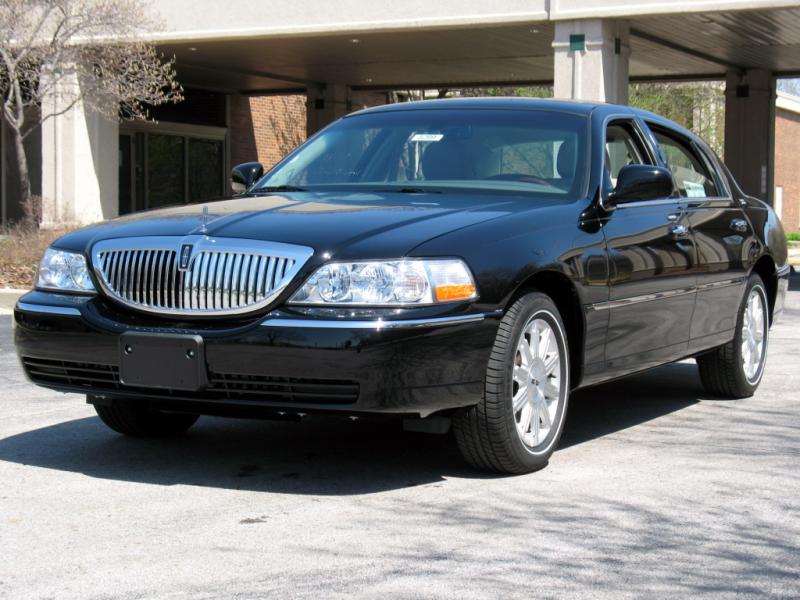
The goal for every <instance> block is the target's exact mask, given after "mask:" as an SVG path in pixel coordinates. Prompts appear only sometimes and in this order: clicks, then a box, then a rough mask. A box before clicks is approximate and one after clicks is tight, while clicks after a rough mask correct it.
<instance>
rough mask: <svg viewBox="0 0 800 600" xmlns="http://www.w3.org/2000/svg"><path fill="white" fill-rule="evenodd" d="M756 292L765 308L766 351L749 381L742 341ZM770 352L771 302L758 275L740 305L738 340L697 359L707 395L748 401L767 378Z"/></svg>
mask: <svg viewBox="0 0 800 600" xmlns="http://www.w3.org/2000/svg"><path fill="white" fill-rule="evenodd" d="M754 291H755V293H756V294H759V295H760V296H761V302H762V306H763V307H764V314H763V318H764V347H763V352H762V355H761V363H760V365H759V367H758V370H757V371H756V373H755V374H754V376H753V377H750V378H748V377H747V375H746V373H745V369H744V364H743V355H742V341H743V336H744V329H743V327H742V324H743V323H744V317H745V308H746V307H747V301H748V298H750V294H751V293H753V292H754ZM768 349H769V301H768V299H767V291H766V288H765V286H764V282H763V281H762V280H761V277H759V276H758V275H756V274H753V275H751V276H750V278H749V280H748V281H747V286H746V288H745V292H744V296H743V297H742V302H741V303H740V305H739V314H738V315H737V319H736V334H735V335H734V338H733V339H732V340H731V341H730V342H728V343H727V344H725V345H724V346H720V347H719V348H715V349H714V350H712V351H711V352H708V353H706V354H702V355H700V356H698V357H697V359H696V360H697V367H698V370H699V371H700V380H701V381H702V382H703V387H704V388H705V389H706V391H707V392H708V393H710V394H713V395H714V396H719V397H721V398H747V397H749V396H752V395H753V394H754V393H755V391H756V390H757V389H758V385H759V383H761V377H762V376H763V374H764V365H765V364H766V362H767V351H768Z"/></svg>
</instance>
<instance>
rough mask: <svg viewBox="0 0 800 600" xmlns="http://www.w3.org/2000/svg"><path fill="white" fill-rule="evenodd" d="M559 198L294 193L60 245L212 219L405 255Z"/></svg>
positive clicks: (291, 237)
mask: <svg viewBox="0 0 800 600" xmlns="http://www.w3.org/2000/svg"><path fill="white" fill-rule="evenodd" d="M553 202H555V201H547V200H541V199H535V198H531V197H530V196H525V197H523V196H516V195H513V196H512V195H492V196H487V195H483V194H474V193H463V194H455V193H444V194H402V193H396V192H395V193H392V192H390V193H382V194H376V193H368V194H367V193H335V194H334V193H330V192H328V193H320V192H313V193H312V192H294V193H286V194H275V195H269V196H251V197H243V198H234V199H231V200H222V201H217V202H209V203H207V204H192V205H183V206H176V207H172V208H165V209H159V210H152V211H147V212H141V213H137V214H133V215H129V216H126V217H121V218H118V219H114V220H111V221H106V222H104V223H99V224H97V225H92V226H89V227H86V228H83V229H80V230H78V231H75V232H72V233H70V234H67V235H66V236H64V237H62V238H61V239H59V240H58V242H56V244H55V245H56V246H57V247H59V248H62V249H65V250H73V251H78V252H87V251H89V249H90V248H91V246H92V244H94V242H96V241H99V240H103V239H112V238H125V237H138V236H184V235H190V234H197V233H202V227H203V223H204V222H205V223H206V231H207V235H209V236H212V237H224V238H241V239H254V240H266V241H273V242H283V243H288V244H300V245H304V246H310V247H312V248H313V249H314V250H315V251H316V252H317V253H328V254H330V255H331V256H332V257H333V256H335V257H337V258H359V257H362V258H365V257H373V258H387V257H399V256H404V255H406V254H408V253H409V252H410V251H411V250H412V249H413V248H415V247H416V246H418V245H419V244H421V243H423V242H425V241H427V240H430V239H432V238H435V237H438V236H440V235H443V234H446V233H449V232H451V231H455V230H457V229H461V228H464V227H469V226H470V225H474V224H477V223H481V222H484V221H487V220H491V219H497V218H500V217H504V216H508V215H510V214H514V213H519V212H524V211H528V210H531V209H533V208H535V207H541V206H542V205H543V204H552V203H553ZM204 208H207V209H208V215H207V217H204V215H203V210H204Z"/></svg>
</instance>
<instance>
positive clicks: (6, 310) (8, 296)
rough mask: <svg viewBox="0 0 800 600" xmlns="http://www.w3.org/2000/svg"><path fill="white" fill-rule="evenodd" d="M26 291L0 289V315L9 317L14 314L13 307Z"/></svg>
mask: <svg viewBox="0 0 800 600" xmlns="http://www.w3.org/2000/svg"><path fill="white" fill-rule="evenodd" d="M27 293H28V290H15V289H13V288H5V289H3V288H0V314H4V315H10V314H11V313H12V312H14V305H15V304H16V303H17V300H19V297H20V296H22V295H23V294H27Z"/></svg>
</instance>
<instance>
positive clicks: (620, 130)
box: [605, 122, 649, 189]
mask: <svg viewBox="0 0 800 600" xmlns="http://www.w3.org/2000/svg"><path fill="white" fill-rule="evenodd" d="M605 153H606V156H605V165H606V176H607V177H608V179H609V181H610V187H611V189H613V188H615V187H616V186H617V178H618V177H619V172H620V171H621V170H622V167H624V166H626V165H641V164H647V163H649V161H647V160H645V158H644V157H645V153H644V152H643V151H642V149H641V146H640V143H639V141H638V139H637V136H636V135H635V134H634V132H633V129H632V128H631V125H630V124H628V123H624V122H615V123H611V124H610V125H609V126H608V129H607V130H606V146H605Z"/></svg>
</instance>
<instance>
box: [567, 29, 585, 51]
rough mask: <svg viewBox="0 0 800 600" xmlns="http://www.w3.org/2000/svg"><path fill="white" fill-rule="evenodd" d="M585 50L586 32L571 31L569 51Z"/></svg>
mask: <svg viewBox="0 0 800 600" xmlns="http://www.w3.org/2000/svg"><path fill="white" fill-rule="evenodd" d="M585 50H586V34H584V33H573V34H572V35H571V36H569V51H570V52H583V51H585Z"/></svg>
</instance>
